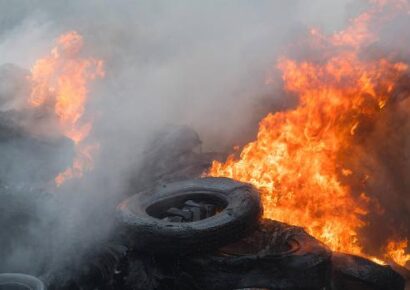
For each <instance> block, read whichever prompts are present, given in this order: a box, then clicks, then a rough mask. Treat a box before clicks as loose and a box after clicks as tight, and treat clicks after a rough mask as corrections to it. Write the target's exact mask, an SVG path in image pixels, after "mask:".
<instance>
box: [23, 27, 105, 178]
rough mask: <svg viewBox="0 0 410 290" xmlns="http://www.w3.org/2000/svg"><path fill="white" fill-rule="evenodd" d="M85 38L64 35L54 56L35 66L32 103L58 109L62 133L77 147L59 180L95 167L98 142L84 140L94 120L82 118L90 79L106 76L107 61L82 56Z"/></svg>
mask: <svg viewBox="0 0 410 290" xmlns="http://www.w3.org/2000/svg"><path fill="white" fill-rule="evenodd" d="M82 46H83V38H82V36H81V35H80V34H78V33H77V32H75V31H71V32H68V33H66V34H64V35H61V36H60V37H59V38H58V40H57V44H56V47H54V48H53V49H52V51H51V53H50V55H48V56H46V57H44V58H42V59H39V60H38V61H37V62H36V63H35V65H34V66H33V68H32V84H33V86H32V91H31V95H30V98H29V104H30V105H32V106H35V107H38V106H42V105H47V106H51V107H53V109H54V113H55V115H56V116H57V118H58V123H59V127H60V130H61V132H62V133H63V134H64V135H65V136H66V137H68V138H70V139H71V140H72V141H73V142H74V143H75V146H76V157H75V160H74V162H73V166H72V167H70V168H68V169H67V170H65V171H64V172H62V173H60V174H59V175H58V176H57V177H56V179H55V182H56V184H57V185H60V184H62V183H63V182H64V181H65V180H67V179H69V178H71V177H74V176H77V177H79V176H82V174H83V171H84V170H86V169H89V168H90V167H91V166H92V154H93V152H94V151H96V150H97V148H98V145H97V144H86V143H85V142H84V140H85V139H86V138H87V136H88V135H89V133H90V131H91V129H92V123H91V122H90V121H88V122H84V121H83V120H82V117H83V115H84V111H85V105H86V103H87V94H88V89H87V85H88V82H89V81H90V80H93V79H95V78H97V77H103V76H104V71H103V62H102V61H101V60H97V59H93V58H87V59H85V58H81V57H80V52H81V49H82Z"/></svg>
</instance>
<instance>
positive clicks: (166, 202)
mask: <svg viewBox="0 0 410 290" xmlns="http://www.w3.org/2000/svg"><path fill="white" fill-rule="evenodd" d="M226 206H227V202H226V201H225V200H224V199H222V198H221V197H219V196H218V195H217V194H215V193H207V192H186V193H175V196H171V197H168V198H165V199H163V200H159V201H156V202H154V203H153V204H151V205H150V206H148V207H147V209H146V212H147V214H148V215H150V216H152V217H155V218H157V219H161V220H164V221H167V222H194V221H199V220H203V219H206V218H209V217H211V216H214V215H216V214H218V213H219V212H221V211H222V210H223V209H224V208H225V207H226Z"/></svg>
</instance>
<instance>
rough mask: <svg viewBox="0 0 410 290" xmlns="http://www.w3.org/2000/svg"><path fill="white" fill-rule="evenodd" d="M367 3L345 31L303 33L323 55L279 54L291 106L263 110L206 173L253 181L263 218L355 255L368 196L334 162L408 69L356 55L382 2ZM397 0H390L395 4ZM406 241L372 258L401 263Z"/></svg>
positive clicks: (384, 103)
mask: <svg viewBox="0 0 410 290" xmlns="http://www.w3.org/2000/svg"><path fill="white" fill-rule="evenodd" d="M373 2H374V3H373V4H374V6H373V7H372V8H371V9H370V10H369V11H366V12H364V13H362V14H361V15H359V16H358V17H357V18H356V19H354V20H352V21H351V25H350V26H349V27H348V28H347V29H346V30H343V31H340V32H338V33H335V34H334V35H331V36H329V37H327V36H325V35H322V34H321V33H320V31H318V30H317V29H312V30H311V31H310V32H311V33H310V35H311V37H312V39H313V41H315V43H316V44H317V47H319V48H320V49H325V51H326V57H324V58H325V60H324V61H321V62H314V61H309V60H304V61H303V60H302V61H300V60H293V59H290V58H281V59H280V60H279V62H278V68H279V69H280V71H281V72H282V78H283V81H284V86H285V89H286V91H287V92H289V93H292V94H295V95H297V96H298V98H299V103H298V106H297V107H296V108H294V109H291V110H288V111H284V112H276V113H270V114H268V115H267V116H266V117H265V118H264V119H262V121H261V122H260V124H259V131H258V134H257V138H256V140H255V141H254V142H251V143H249V144H247V145H246V146H245V147H244V148H243V149H242V151H241V153H240V156H239V158H238V157H235V156H233V155H232V156H230V157H229V158H228V159H227V160H226V162H224V163H221V162H218V161H214V162H213V164H212V167H211V169H210V171H209V173H208V174H209V175H211V176H226V177H231V178H234V179H237V180H240V181H243V182H249V183H252V184H253V185H255V186H256V187H257V188H258V189H259V190H260V192H261V195H262V201H263V205H264V216H265V217H266V218H271V219H275V220H279V221H283V222H286V223H289V224H293V225H298V226H303V227H304V228H305V229H306V230H307V231H308V232H309V233H310V234H312V235H313V236H315V237H316V238H317V239H319V240H321V241H322V242H324V243H325V244H327V245H328V246H329V247H330V248H331V249H332V250H335V251H342V252H348V253H352V254H358V255H365V254H364V246H365V245H363V244H361V243H360V240H359V238H358V232H359V230H360V229H361V228H362V227H364V226H365V222H364V217H365V216H366V215H367V214H368V211H369V206H368V204H369V201H370V199H371V198H370V197H369V195H368V194H366V193H364V192H363V193H361V194H360V195H358V196H357V195H354V194H353V192H352V189H351V188H350V187H349V186H348V185H347V184H344V183H342V182H341V179H342V178H343V176H349V175H350V174H352V172H353V170H354V169H353V168H345V167H344V166H343V162H342V161H341V160H343V157H344V156H348V154H349V152H350V151H349V150H350V149H351V146H353V145H352V144H353V143H354V141H355V137H356V134H357V131H358V130H360V127H361V124H362V123H365V122H366V120H371V119H375V118H377V116H378V114H380V112H381V111H382V110H384V109H385V107H386V106H387V105H388V102H389V99H390V97H391V95H392V93H393V91H394V89H395V88H396V83H397V81H398V80H399V79H400V77H402V76H403V75H404V74H405V73H408V66H407V64H405V63H393V62H390V61H389V60H387V59H383V58H380V59H376V60H374V59H372V60H368V59H367V60H362V59H361V58H360V57H359V56H358V51H359V49H360V48H361V47H362V46H363V45H364V44H368V43H369V42H372V41H375V40H376V39H377V36H376V35H374V34H373V33H372V32H371V31H370V29H369V23H370V21H371V20H373V18H376V17H377V16H378V13H379V12H380V11H381V10H382V9H384V6H385V5H386V1H373ZM401 2H402V1H394V4H395V5H393V6H394V7H396V6H397V7H402V6H400V5H398V4H400V3H401ZM383 20H385V18H383ZM406 246H407V243H404V242H395V241H391V242H390V243H389V245H388V247H387V250H386V253H385V255H383V256H381V257H378V258H376V257H374V258H373V260H374V261H378V262H382V260H384V259H386V258H387V257H389V258H391V259H393V260H394V261H395V262H396V263H398V264H401V265H404V264H405V263H406V261H407V260H409V258H410V256H409V255H407V254H406V253H405V248H406Z"/></svg>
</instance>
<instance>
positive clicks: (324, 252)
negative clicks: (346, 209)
mask: <svg viewBox="0 0 410 290" xmlns="http://www.w3.org/2000/svg"><path fill="white" fill-rule="evenodd" d="M188 200H189V201H190V202H191V200H196V202H199V201H198V200H203V201H206V202H208V203H219V205H222V206H220V209H219V210H218V211H217V213H216V214H215V215H213V216H210V217H207V218H204V219H201V220H195V221H190V220H185V221H184V222H173V221H170V219H169V218H165V215H166V214H165V213H167V212H176V210H175V209H174V210H173V211H169V210H168V211H167V209H169V208H171V207H176V208H178V207H179V208H181V205H183V204H184V203H186V202H187V201H188ZM191 203H192V202H191ZM261 215H262V206H261V202H260V199H259V194H258V192H257V191H256V189H255V188H254V187H252V186H251V185H249V184H244V183H240V182H237V181H234V180H232V179H228V178H199V179H190V180H184V181H178V182H173V183H168V184H162V185H158V186H156V187H155V188H153V189H151V190H148V191H144V192H140V193H138V194H136V195H133V196H131V197H130V198H128V199H126V200H125V201H124V202H122V203H121V204H120V205H119V206H118V218H119V221H120V224H121V226H122V228H123V236H122V237H123V240H124V241H125V243H126V245H127V246H128V248H129V256H130V257H131V258H130V259H131V266H130V269H132V270H131V271H130V273H129V277H128V278H127V279H128V280H127V281H128V284H129V288H130V289H187V290H188V289H198V290H199V289H206V290H226V289H244V288H258V289H261V288H263V289H334V290H341V289H380V290H382V289H385V290H387V289H392V290H393V289H404V280H403V278H402V277H401V276H400V275H399V274H397V273H396V272H395V271H393V270H392V269H391V268H390V267H389V266H380V265H377V264H375V263H372V262H370V261H368V260H365V259H362V258H359V257H355V256H350V255H344V254H339V253H336V254H332V252H331V251H330V250H329V249H328V248H327V247H326V246H325V245H324V244H322V243H321V242H319V241H318V240H316V239H315V238H313V237H312V236H310V235H308V234H307V233H306V232H305V231H304V230H303V229H302V228H300V227H294V226H290V225H287V224H284V223H280V222H277V221H272V220H265V219H261ZM132 261H138V262H135V263H134V264H133V263H132ZM142 264H143V265H144V266H143V267H141V265H142ZM141 269H144V270H143V271H144V273H140V271H141ZM152 273H154V274H152ZM133 275H134V276H135V278H133ZM142 280H144V282H142ZM352 287H353V288H352Z"/></svg>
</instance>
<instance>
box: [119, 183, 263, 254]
mask: <svg viewBox="0 0 410 290" xmlns="http://www.w3.org/2000/svg"><path fill="white" fill-rule="evenodd" d="M195 199H203V200H208V201H212V202H214V203H217V204H219V206H221V207H222V208H223V209H221V211H220V212H218V213H217V214H215V215H213V216H211V217H208V218H205V219H202V220H197V221H193V222H181V223H178V222H169V221H165V220H162V219H161V216H158V215H156V214H154V212H155V210H157V211H159V210H161V208H162V209H163V208H166V207H169V206H175V205H177V204H181V203H184V202H186V201H187V200H195ZM117 213H118V220H119V222H120V224H121V225H123V226H124V238H125V240H126V242H127V244H128V246H129V247H130V248H131V249H134V250H142V251H148V252H155V253H162V254H169V255H181V254H186V253H193V252H201V251H208V250H212V249H217V248H219V247H221V246H223V245H226V244H228V243H230V242H233V241H234V240H237V239H240V238H241V237H242V236H244V235H245V234H246V233H248V232H249V231H250V230H252V229H254V228H255V227H256V226H257V224H258V221H259V218H260V215H261V213H262V209H261V202H260V199H259V194H258V192H257V191H256V190H255V189H254V188H253V187H252V186H251V185H249V184H245V183H241V182H237V181H234V180H232V179H228V178H213V177H209V178H200V179H190V180H185V181H179V182H174V183H169V184H164V185H162V186H157V187H156V188H154V189H153V190H152V191H145V192H142V193H139V194H136V195H134V196H132V197H130V198H128V199H127V200H125V201H124V202H122V203H121V204H120V205H119V206H118V208H117Z"/></svg>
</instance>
